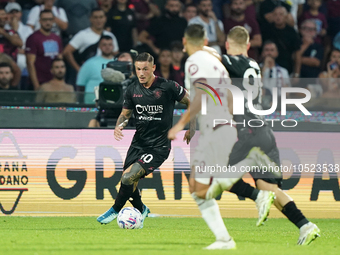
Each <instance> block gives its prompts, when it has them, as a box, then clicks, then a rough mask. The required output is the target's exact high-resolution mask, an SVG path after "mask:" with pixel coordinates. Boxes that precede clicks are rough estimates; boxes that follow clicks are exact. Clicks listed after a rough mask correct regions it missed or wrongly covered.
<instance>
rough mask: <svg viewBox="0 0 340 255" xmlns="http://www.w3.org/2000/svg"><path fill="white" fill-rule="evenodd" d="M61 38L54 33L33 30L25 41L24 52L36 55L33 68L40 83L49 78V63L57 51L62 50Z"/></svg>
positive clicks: (50, 63) (50, 76) (56, 54)
mask: <svg viewBox="0 0 340 255" xmlns="http://www.w3.org/2000/svg"><path fill="white" fill-rule="evenodd" d="M62 49H63V48H62V44H61V39H60V37H59V36H57V35H56V34H54V33H51V34H50V35H48V36H46V35H44V34H42V33H41V32H40V30H37V31H35V32H34V33H33V34H31V35H30V36H29V37H28V38H27V41H26V53H28V54H34V55H36V60H35V64H34V65H35V69H36V72H37V77H38V81H39V83H40V84H42V83H44V82H47V81H49V80H51V79H52V78H53V77H52V74H51V65H52V60H53V59H55V58H56V57H57V56H58V54H59V53H61V52H62Z"/></svg>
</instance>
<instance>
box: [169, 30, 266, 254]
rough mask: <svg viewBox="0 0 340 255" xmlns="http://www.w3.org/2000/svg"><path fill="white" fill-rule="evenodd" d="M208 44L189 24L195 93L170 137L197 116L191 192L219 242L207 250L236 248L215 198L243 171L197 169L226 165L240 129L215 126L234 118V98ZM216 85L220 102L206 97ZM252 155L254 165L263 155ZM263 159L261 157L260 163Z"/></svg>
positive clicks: (189, 68)
mask: <svg viewBox="0 0 340 255" xmlns="http://www.w3.org/2000/svg"><path fill="white" fill-rule="evenodd" d="M206 43H207V39H206V35H205V31H204V28H203V27H202V26H201V25H198V24H193V25H189V26H188V27H187V29H186V31H185V34H184V38H183V45H184V47H185V50H186V51H187V53H188V54H189V56H190V57H189V58H188V60H187V62H186V64H185V76H186V77H185V79H186V80H185V85H186V88H187V89H188V90H189V91H190V93H192V94H193V95H192V96H193V97H194V99H193V100H192V103H191V105H190V107H189V109H188V110H187V111H186V112H185V114H184V115H183V116H182V118H181V119H180V120H179V122H178V123H177V124H176V125H175V126H174V127H173V128H172V129H171V130H170V131H169V133H168V138H169V139H171V140H173V139H175V138H176V134H177V133H178V132H179V131H181V130H182V129H183V128H184V127H185V125H186V123H188V122H189V121H190V120H192V119H193V118H196V115H198V122H199V127H200V137H199V140H198V146H197V147H196V148H195V150H194V156H193V160H192V166H191V167H192V170H191V176H190V180H189V186H190V193H191V194H192V197H193V198H194V200H195V201H196V203H197V205H198V207H199V209H200V211H201V213H202V217H203V219H204V220H205V222H206V223H207V225H208V226H209V228H210V230H211V231H212V232H213V233H214V235H215V237H216V242H214V243H213V244H211V245H210V246H208V247H206V249H234V248H236V244H235V242H234V240H233V239H232V238H231V237H230V235H229V233H228V231H227V228H226V227H225V225H224V223H223V219H222V217H221V214H220V211H219V207H218V204H217V203H216V200H215V197H216V196H217V195H219V194H221V193H222V192H223V190H227V189H228V188H230V187H231V186H232V185H233V184H234V183H235V182H236V181H238V180H239V179H240V178H241V177H242V175H243V174H244V173H242V172H241V171H238V172H237V173H233V174H232V175H229V176H226V173H223V175H224V176H223V175H221V173H218V172H214V173H210V175H209V176H207V174H206V173H205V174H203V173H202V172H200V171H198V172H197V171H196V172H195V170H196V168H195V167H196V166H202V165H205V166H216V165H219V166H227V165H228V161H229V157H228V155H229V154H230V152H231V149H232V147H233V145H234V143H235V142H236V140H237V131H236V129H235V128H234V127H231V126H227V125H219V126H215V125H214V119H217V118H223V119H230V120H231V119H232V97H231V93H230V92H229V91H228V90H227V89H226V88H221V87H222V86H223V85H224V86H227V85H230V79H229V76H228V72H227V71H226V69H225V67H224V66H223V65H222V63H221V62H220V61H218V59H217V58H215V57H213V56H212V55H211V54H209V53H208V52H206V51H203V47H204V45H205V44H206ZM214 84H215V85H218V87H219V89H218V92H219V93H218V94H219V96H220V97H219V96H217V95H216V96H215V98H216V100H221V101H220V104H215V102H214V101H215V98H214V99H212V98H210V97H209V96H206V95H207V92H206V90H209V89H210V90H212V91H216V90H215V89H214ZM202 95H203V98H204V99H205V98H206V102H207V103H206V105H205V103H204V102H203V103H202V100H201V98H202ZM202 105H203V107H202ZM201 108H204V109H203V110H204V111H206V114H203V115H202V114H199V112H200V111H201ZM253 154H256V159H254V158H249V159H248V160H250V161H251V162H252V163H253V165H257V163H259V162H258V161H256V160H258V158H261V156H262V154H259V153H253ZM260 160H261V159H260ZM264 161H265V160H263V159H262V161H261V163H263V162H264ZM211 182H212V183H211ZM268 199H270V200H271V201H270V202H271V203H272V197H271V196H268ZM268 210H269V208H267V212H265V213H268Z"/></svg>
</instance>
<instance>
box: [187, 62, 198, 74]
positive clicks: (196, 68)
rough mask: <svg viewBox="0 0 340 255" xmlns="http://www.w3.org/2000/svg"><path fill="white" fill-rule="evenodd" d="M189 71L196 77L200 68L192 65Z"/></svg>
mask: <svg viewBox="0 0 340 255" xmlns="http://www.w3.org/2000/svg"><path fill="white" fill-rule="evenodd" d="M188 69H189V70H188V71H189V74H190V75H194V74H195V73H197V72H198V66H197V65H196V64H192V65H190V66H189V68H188Z"/></svg>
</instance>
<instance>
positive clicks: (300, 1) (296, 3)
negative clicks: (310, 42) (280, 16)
mask: <svg viewBox="0 0 340 255" xmlns="http://www.w3.org/2000/svg"><path fill="white" fill-rule="evenodd" d="M285 2H286V3H288V4H289V5H290V14H291V15H292V17H293V19H294V28H295V30H298V26H297V24H298V20H299V18H300V17H301V15H302V13H303V5H304V4H305V2H306V1H305V0H288V1H287V0H286V1H285Z"/></svg>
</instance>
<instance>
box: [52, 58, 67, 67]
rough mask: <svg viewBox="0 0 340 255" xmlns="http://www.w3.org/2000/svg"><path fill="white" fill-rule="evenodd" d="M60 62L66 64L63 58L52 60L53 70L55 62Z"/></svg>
mask: <svg viewBox="0 0 340 255" xmlns="http://www.w3.org/2000/svg"><path fill="white" fill-rule="evenodd" d="M59 61H63V62H64V63H65V61H64V60H63V59H62V58H55V59H53V60H52V63H51V68H52V67H53V65H54V63H55V62H59Z"/></svg>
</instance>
